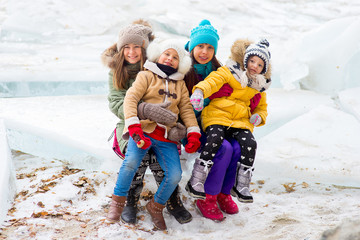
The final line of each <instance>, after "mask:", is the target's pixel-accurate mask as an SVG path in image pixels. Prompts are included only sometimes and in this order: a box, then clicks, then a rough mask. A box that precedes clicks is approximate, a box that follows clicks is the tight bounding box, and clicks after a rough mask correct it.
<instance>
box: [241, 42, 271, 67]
mask: <svg viewBox="0 0 360 240" xmlns="http://www.w3.org/2000/svg"><path fill="white" fill-rule="evenodd" d="M269 46H270V44H269V42H268V41H267V40H266V39H262V40H260V41H259V42H258V43H253V44H250V45H249V46H248V47H247V48H246V51H245V55H244V66H245V68H247V62H248V59H249V57H251V56H258V57H259V58H261V59H262V60H263V61H264V69H263V70H262V72H261V74H265V73H266V72H267V70H268V68H269V62H270V57H271V55H270V52H269V50H268V47H269Z"/></svg>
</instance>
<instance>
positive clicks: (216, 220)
mask: <svg viewBox="0 0 360 240" xmlns="http://www.w3.org/2000/svg"><path fill="white" fill-rule="evenodd" d="M195 209H196V211H197V212H198V213H199V214H200V215H201V216H203V217H204V218H206V219H210V220H212V221H214V222H218V223H220V222H223V221H224V220H225V218H226V217H223V219H211V218H207V217H205V216H204V214H203V213H202V212H201V211H200V209H199V207H198V206H197V204H196V203H195Z"/></svg>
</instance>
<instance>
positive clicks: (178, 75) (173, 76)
mask: <svg viewBox="0 0 360 240" xmlns="http://www.w3.org/2000/svg"><path fill="white" fill-rule="evenodd" d="M144 68H146V69H148V70H150V71H152V72H153V73H155V74H156V75H159V76H160V77H162V78H165V79H170V80H174V81H178V80H183V79H184V74H182V73H179V72H176V73H173V74H171V75H170V76H168V75H166V74H165V73H164V72H163V71H161V69H160V68H159V67H158V66H157V65H156V63H154V62H150V61H149V60H147V61H146V62H145V64H144Z"/></svg>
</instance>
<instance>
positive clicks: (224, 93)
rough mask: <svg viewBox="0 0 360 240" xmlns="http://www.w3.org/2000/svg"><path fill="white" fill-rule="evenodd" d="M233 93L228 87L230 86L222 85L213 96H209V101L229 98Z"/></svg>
mask: <svg viewBox="0 0 360 240" xmlns="http://www.w3.org/2000/svg"><path fill="white" fill-rule="evenodd" d="M232 92H233V89H232V88H231V87H230V85H229V84H228V83H225V84H224V85H222V87H221V88H220V89H219V91H217V92H216V93H214V94H213V95H211V96H210V97H209V99H210V100H213V99H214V98H221V97H224V96H226V97H227V96H230V95H231V94H232Z"/></svg>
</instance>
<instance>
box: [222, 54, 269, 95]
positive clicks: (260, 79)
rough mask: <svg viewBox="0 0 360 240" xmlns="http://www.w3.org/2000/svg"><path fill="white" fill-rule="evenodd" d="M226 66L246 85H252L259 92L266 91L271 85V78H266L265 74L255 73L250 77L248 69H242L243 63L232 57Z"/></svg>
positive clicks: (242, 84) (243, 85)
mask: <svg viewBox="0 0 360 240" xmlns="http://www.w3.org/2000/svg"><path fill="white" fill-rule="evenodd" d="M226 67H228V68H229V70H230V72H231V73H232V75H233V76H234V78H235V79H236V80H237V81H238V82H239V83H240V84H241V86H242V87H243V88H244V87H251V88H254V89H256V90H258V91H259V92H264V91H266V90H267V89H268V88H269V87H270V85H271V79H266V78H265V76H264V75H263V74H255V76H254V77H252V78H250V77H249V76H248V74H247V71H246V70H245V71H243V70H242V69H241V65H240V63H238V62H235V61H234V60H232V59H228V60H227V62H226Z"/></svg>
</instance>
